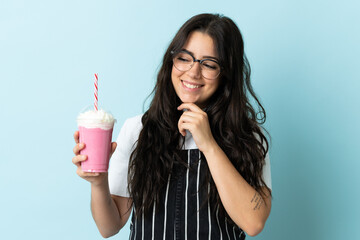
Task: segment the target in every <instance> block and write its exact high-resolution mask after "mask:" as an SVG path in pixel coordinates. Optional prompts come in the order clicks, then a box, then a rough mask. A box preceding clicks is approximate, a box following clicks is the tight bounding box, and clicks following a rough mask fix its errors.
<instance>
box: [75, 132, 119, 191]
mask: <svg viewBox="0 0 360 240" xmlns="http://www.w3.org/2000/svg"><path fill="white" fill-rule="evenodd" d="M74 140H75V143H76V145H75V147H74V149H73V152H74V154H75V157H73V158H72V162H73V163H74V164H75V165H76V167H77V169H76V173H77V175H79V176H80V177H81V178H83V179H85V180H86V181H88V182H90V183H91V184H95V185H100V184H101V183H103V182H104V181H105V180H106V179H107V172H104V173H92V172H84V171H83V170H82V169H81V162H82V161H85V160H86V159H87V156H86V155H80V150H82V149H83V148H84V147H85V144H84V143H79V131H76V132H75V133H74ZM115 149H116V142H112V143H111V154H110V157H111V155H112V154H113V153H114V151H115Z"/></svg>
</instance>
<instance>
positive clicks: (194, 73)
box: [187, 62, 201, 79]
mask: <svg viewBox="0 0 360 240" xmlns="http://www.w3.org/2000/svg"><path fill="white" fill-rule="evenodd" d="M187 74H188V76H189V77H191V78H194V79H199V78H201V65H200V63H199V62H194V64H193V66H192V67H191V68H190V69H189V70H188V71H187Z"/></svg>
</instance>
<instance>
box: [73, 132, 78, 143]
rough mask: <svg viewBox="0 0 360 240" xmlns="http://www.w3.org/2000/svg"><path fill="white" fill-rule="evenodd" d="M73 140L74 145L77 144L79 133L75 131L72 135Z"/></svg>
mask: <svg viewBox="0 0 360 240" xmlns="http://www.w3.org/2000/svg"><path fill="white" fill-rule="evenodd" d="M74 140H75V143H79V131H76V132H75V133H74Z"/></svg>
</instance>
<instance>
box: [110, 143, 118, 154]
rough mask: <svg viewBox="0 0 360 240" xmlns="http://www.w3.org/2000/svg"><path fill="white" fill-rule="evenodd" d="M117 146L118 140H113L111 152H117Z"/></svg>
mask: <svg viewBox="0 0 360 240" xmlns="http://www.w3.org/2000/svg"><path fill="white" fill-rule="evenodd" d="M116 147H117V143H116V142H112V143H111V154H113V153H114V152H115V149H116Z"/></svg>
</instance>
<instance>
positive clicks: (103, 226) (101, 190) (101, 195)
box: [72, 131, 132, 238]
mask: <svg viewBox="0 0 360 240" xmlns="http://www.w3.org/2000/svg"><path fill="white" fill-rule="evenodd" d="M74 140H75V143H76V145H75V147H74V149H73V151H74V154H75V156H74V157H73V159H72V162H73V163H74V164H75V165H76V166H77V169H76V173H77V174H78V175H79V176H80V177H81V178H83V179H85V180H86V181H88V182H90V183H91V212H92V215H93V218H94V220H95V223H96V225H97V227H98V229H99V232H100V234H101V235H102V236H103V237H105V238H106V237H110V236H113V235H115V234H116V233H118V232H119V231H120V229H121V228H122V227H123V226H124V225H125V223H126V222H127V220H128V218H129V215H130V212H131V211H130V209H131V206H132V201H131V199H130V198H126V197H119V196H115V195H110V190H109V181H108V173H92V172H83V171H82V169H81V162H82V161H85V160H86V159H87V156H86V155H80V150H81V149H83V148H84V147H85V144H83V143H79V131H76V132H75V134H74ZM116 145H117V144H116V143H114V142H113V143H112V144H111V146H112V147H111V154H112V153H113V152H114V151H115V148H116Z"/></svg>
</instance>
